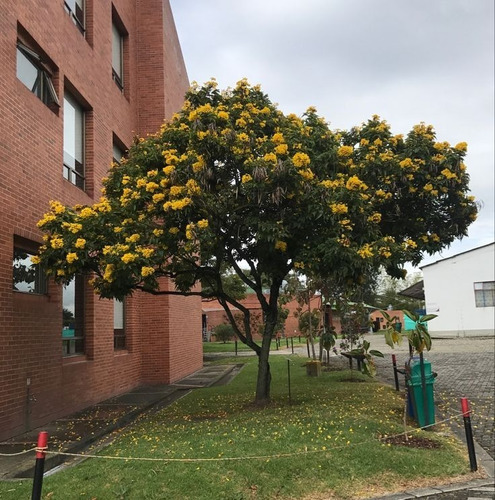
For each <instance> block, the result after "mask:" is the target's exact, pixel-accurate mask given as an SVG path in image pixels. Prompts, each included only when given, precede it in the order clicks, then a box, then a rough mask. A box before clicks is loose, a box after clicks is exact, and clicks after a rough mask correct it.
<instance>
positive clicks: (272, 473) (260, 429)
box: [0, 356, 469, 500]
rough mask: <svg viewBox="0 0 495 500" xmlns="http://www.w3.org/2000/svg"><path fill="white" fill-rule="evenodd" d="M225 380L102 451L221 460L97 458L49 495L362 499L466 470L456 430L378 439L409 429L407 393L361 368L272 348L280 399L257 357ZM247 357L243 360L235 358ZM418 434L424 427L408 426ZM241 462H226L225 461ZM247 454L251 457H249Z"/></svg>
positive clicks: (62, 476)
mask: <svg viewBox="0 0 495 500" xmlns="http://www.w3.org/2000/svg"><path fill="white" fill-rule="evenodd" d="M244 360H245V361H246V365H245V367H244V369H243V370H242V371H241V372H240V373H239V375H238V376H237V377H236V378H235V379H234V380H233V381H232V382H231V383H230V384H229V385H227V386H223V387H212V388H209V389H201V390H195V391H193V392H192V393H190V394H189V395H188V396H187V397H184V398H182V399H181V400H179V401H177V402H176V403H174V404H173V405H171V406H169V407H167V408H165V409H164V410H162V411H160V412H157V413H155V414H153V415H150V416H146V417H143V418H141V419H140V420H139V421H138V422H136V424H135V425H133V426H131V427H128V428H127V429H125V430H123V431H122V432H121V433H120V435H119V436H118V437H117V438H116V439H115V441H114V442H113V444H112V445H111V446H109V447H107V448H105V449H104V450H102V452H101V453H102V454H104V455H112V456H120V457H129V456H132V457H157V458H174V459H182V460H184V459H194V458H202V459H214V460H209V461H208V460H207V461H190V462H188V461H184V462H180V461H179V462H136V461H111V460H105V459H89V460H86V461H84V462H82V463H80V464H79V465H77V466H76V467H73V468H70V469H66V470H64V471H62V472H59V473H57V474H54V475H53V476H49V477H46V478H45V480H44V484H43V493H44V498H49V499H50V500H58V499H63V500H71V499H76V498H77V499H81V498H83V499H93V498H95V499H103V500H105V499H113V498H117V499H119V498H120V499H139V500H141V499H164V498H167V499H181V500H182V499H194V500H201V499H204V500H211V499H231V500H243V499H251V498H257V499H272V498H286V499H288V498H293V499H294V498H306V499H310V498H311V499H317V498H337V499H356V498H360V497H364V496H373V495H377V494H379V493H382V492H384V491H387V490H388V491H398V490H402V489H404V488H406V487H410V486H411V485H416V486H418V481H419V485H424V484H428V481H430V482H431V481H432V480H439V479H446V478H448V477H451V476H456V475H459V474H464V473H467V471H468V470H469V466H468V463H467V459H466V457H465V456H464V455H465V452H464V451H463V450H462V451H460V448H459V444H458V442H457V441H456V440H454V439H453V438H452V437H450V436H449V435H448V434H446V433H444V432H442V433H436V432H432V431H429V432H425V431H419V432H418V434H417V435H420V436H426V437H428V438H429V439H431V440H434V441H436V442H438V443H439V447H438V448H437V449H412V448H406V447H402V446H389V445H386V444H384V443H382V442H381V441H380V440H379V439H378V437H379V436H383V435H391V434H395V433H400V432H402V430H403V429H402V425H401V418H402V408H403V406H402V399H401V398H400V396H398V395H397V393H395V391H393V390H392V389H391V388H389V387H386V386H383V385H381V384H379V383H377V382H375V381H372V380H369V379H366V380H365V381H361V382H359V383H356V380H364V379H363V378H362V375H361V374H359V373H356V372H353V374H352V377H353V380H354V382H349V381H347V380H348V379H349V377H350V372H348V371H343V372H324V373H323V374H322V376H321V377H320V378H310V377H307V376H306V373H305V368H304V366H303V364H304V360H303V359H302V358H298V357H291V362H290V363H291V388H292V404H290V405H289V403H288V390H287V359H286V357H285V356H274V357H273V358H272V359H271V367H272V375H273V382H272V398H273V403H272V404H271V405H269V406H268V407H265V408H257V407H255V406H253V405H252V404H251V402H252V401H253V396H254V393H253V390H254V380H255V376H256V369H257V366H256V360H255V359H254V358H244ZM235 362H237V363H238V362H239V358H236V359H235ZM412 432H414V433H415V434H416V432H417V431H412ZM227 457H231V458H240V459H241V460H236V461H234V460H231V461H227V460H219V461H216V459H223V458H227ZM245 457H253V458H249V459H245ZM30 490H31V482H26V481H24V482H16V481H15V482H6V483H0V498H2V499H5V500H10V499H12V500H14V499H16V500H17V499H19V498H28V497H29V492H30Z"/></svg>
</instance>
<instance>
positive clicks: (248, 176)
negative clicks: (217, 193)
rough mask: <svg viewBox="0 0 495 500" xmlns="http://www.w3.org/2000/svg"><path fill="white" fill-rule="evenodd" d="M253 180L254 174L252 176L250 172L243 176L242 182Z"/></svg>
mask: <svg viewBox="0 0 495 500" xmlns="http://www.w3.org/2000/svg"><path fill="white" fill-rule="evenodd" d="M252 180H253V178H252V176H251V175H249V174H244V175H243V176H242V179H241V182H242V183H243V184H246V182H250V181H252Z"/></svg>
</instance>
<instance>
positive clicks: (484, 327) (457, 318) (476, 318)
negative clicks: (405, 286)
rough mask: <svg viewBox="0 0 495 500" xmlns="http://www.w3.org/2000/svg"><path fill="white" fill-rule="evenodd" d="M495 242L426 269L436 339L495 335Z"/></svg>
mask: <svg viewBox="0 0 495 500" xmlns="http://www.w3.org/2000/svg"><path fill="white" fill-rule="evenodd" d="M494 263H495V243H490V244H488V245H484V246H481V247H478V248H474V249H473V250H468V251H467V252H462V253H459V254H457V255H454V256H453V257H448V258H446V259H442V260H439V261H437V262H434V263H433V264H428V265H426V266H423V267H422V268H421V270H422V271H423V280H424V292H425V300H426V312H427V313H431V314H437V315H438V318H435V319H433V320H431V322H430V323H428V326H429V331H430V334H431V335H432V336H433V337H467V336H485V337H487V336H495V264H494Z"/></svg>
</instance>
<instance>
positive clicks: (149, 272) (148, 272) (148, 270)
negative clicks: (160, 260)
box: [141, 266, 155, 278]
mask: <svg viewBox="0 0 495 500" xmlns="http://www.w3.org/2000/svg"><path fill="white" fill-rule="evenodd" d="M154 273H155V269H154V268H153V267H150V266H143V267H142V268H141V276H143V277H144V278H146V276H151V275H152V274H154Z"/></svg>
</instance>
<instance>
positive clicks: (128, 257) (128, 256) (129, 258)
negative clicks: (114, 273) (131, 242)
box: [122, 253, 138, 264]
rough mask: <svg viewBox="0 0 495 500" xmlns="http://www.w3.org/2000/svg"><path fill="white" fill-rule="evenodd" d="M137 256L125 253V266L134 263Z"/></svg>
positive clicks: (123, 260) (123, 259) (123, 258)
mask: <svg viewBox="0 0 495 500" xmlns="http://www.w3.org/2000/svg"><path fill="white" fill-rule="evenodd" d="M137 257H138V256H137V255H136V254H135V253H125V254H124V255H122V262H124V263H125V264H129V262H134V261H135V260H136V259H137Z"/></svg>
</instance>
